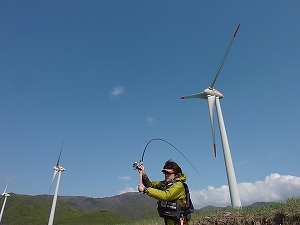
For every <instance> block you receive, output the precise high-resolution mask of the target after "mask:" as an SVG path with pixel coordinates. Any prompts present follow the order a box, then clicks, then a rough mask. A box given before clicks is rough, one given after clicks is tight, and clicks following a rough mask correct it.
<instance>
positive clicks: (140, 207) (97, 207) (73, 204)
mask: <svg viewBox="0 0 300 225" xmlns="http://www.w3.org/2000/svg"><path fill="white" fill-rule="evenodd" d="M10 194H11V197H9V198H8V199H7V203H6V207H5V211H4V215H3V218H2V224H4V225H16V224H18V225H23V224H24V225H29V224H30V225H41V224H47V223H48V219H49V214H50V209H51V204H52V196H49V197H48V196H46V195H38V196H29V195H18V194H14V193H10ZM54 224H59V225H64V224H66V225H67V224H68V225H85V224H89V225H94V224H98V225H99V224H100V225H101V224H109V225H114V224H115V225H117V224H118V225H127V224H131V225H154V224H157V225H160V224H163V222H162V219H161V218H159V216H158V214H157V210H156V200H154V199H152V198H149V197H148V196H146V195H143V194H140V193H126V194H122V195H117V196H114V197H109V198H88V197H84V196H60V197H59V198H58V201H57V207H56V213H55V218H54ZM196 224H197V225H209V224H232V225H237V224H243V225H248V224H249V225H250V224H251V225H253V224H256V225H257V224H259V225H270V224H272V225H273V224H274V225H279V224H284V225H300V198H291V199H287V200H286V202H284V203H255V204H253V205H251V206H247V207H243V208H242V209H240V210H233V209H231V208H230V207H224V208H220V207H214V206H207V207H204V208H202V209H200V210H196V212H195V213H194V214H193V216H192V221H191V225H196Z"/></svg>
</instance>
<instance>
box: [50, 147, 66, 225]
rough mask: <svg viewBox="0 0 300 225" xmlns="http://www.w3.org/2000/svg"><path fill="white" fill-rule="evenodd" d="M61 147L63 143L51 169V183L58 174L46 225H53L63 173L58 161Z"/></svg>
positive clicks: (63, 169)
mask: <svg viewBox="0 0 300 225" xmlns="http://www.w3.org/2000/svg"><path fill="white" fill-rule="evenodd" d="M63 145H64V142H63V143H62V145H61V149H60V153H59V156H58V159H57V163H56V166H54V167H53V169H54V174H53V178H52V183H53V181H54V178H55V176H56V174H57V173H58V177H57V182H56V188H55V192H54V196H53V202H52V207H51V212H50V217H49V222H48V225H52V224H53V220H54V213H55V207H56V201H57V194H58V188H59V182H60V176H61V173H62V172H63V171H65V168H63V167H62V166H60V165H59V160H60V155H61V151H62V148H63ZM52 183H51V186H52Z"/></svg>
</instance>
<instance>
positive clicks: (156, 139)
mask: <svg viewBox="0 0 300 225" xmlns="http://www.w3.org/2000/svg"><path fill="white" fill-rule="evenodd" d="M152 141H163V142H165V143H167V144H168V145H170V146H172V147H173V148H174V149H175V150H176V151H177V152H179V153H180V154H181V155H182V156H183V158H185V160H186V161H187V162H188V163H189V164H190V165H191V166H192V167H193V168H194V170H195V171H196V172H197V173H198V174H199V176H200V177H201V174H200V173H199V172H198V170H197V169H196V168H195V167H194V166H193V164H192V163H191V162H190V161H189V160H188V159H187V158H186V157H185V156H184V154H183V153H182V152H181V151H179V149H178V148H176V147H175V146H174V145H172V144H171V143H170V142H168V141H166V140H164V139H162V138H153V139H151V140H150V141H148V142H147V144H146V146H145V148H144V151H143V154H142V158H141V160H140V161H139V162H135V163H133V165H132V166H133V169H134V170H136V169H138V167H139V166H141V165H143V162H144V156H145V152H146V149H147V147H148V145H149V144H150V143H151V142H152Z"/></svg>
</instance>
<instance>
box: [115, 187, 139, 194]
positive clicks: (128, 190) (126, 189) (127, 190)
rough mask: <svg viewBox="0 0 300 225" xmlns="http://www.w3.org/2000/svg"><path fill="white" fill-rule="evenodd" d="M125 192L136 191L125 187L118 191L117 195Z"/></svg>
mask: <svg viewBox="0 0 300 225" xmlns="http://www.w3.org/2000/svg"><path fill="white" fill-rule="evenodd" d="M127 192H137V190H136V189H134V188H131V187H125V188H124V189H123V190H121V191H119V193H118V194H119V195H121V194H124V193H127Z"/></svg>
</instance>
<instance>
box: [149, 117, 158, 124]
mask: <svg viewBox="0 0 300 225" xmlns="http://www.w3.org/2000/svg"><path fill="white" fill-rule="evenodd" d="M147 122H148V123H149V124H153V123H155V122H156V121H155V119H154V118H153V117H151V116H148V118H147Z"/></svg>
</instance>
